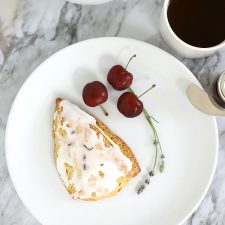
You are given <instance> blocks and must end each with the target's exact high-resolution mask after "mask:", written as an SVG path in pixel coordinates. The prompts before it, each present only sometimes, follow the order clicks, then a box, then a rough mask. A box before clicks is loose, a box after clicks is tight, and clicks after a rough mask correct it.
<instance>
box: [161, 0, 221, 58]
mask: <svg viewBox="0 0 225 225" xmlns="http://www.w3.org/2000/svg"><path fill="white" fill-rule="evenodd" d="M181 1H182V0H181ZM169 2H170V0H165V2H164V5H163V10H162V13H161V17H160V32H161V34H162V37H163V39H164V41H165V42H166V43H167V44H168V45H169V47H171V48H172V49H173V50H174V51H175V52H177V53H178V54H179V55H181V56H183V57H187V58H200V57H204V56H209V55H211V54H213V53H215V52H216V51H217V50H219V49H220V48H222V47H224V46H225V41H224V42H222V43H220V44H218V45H216V46H213V47H209V48H199V47H195V46H192V45H189V44H187V43H185V42H184V41H182V40H181V39H180V38H179V37H178V36H177V35H176V34H175V33H174V31H173V30H172V28H171V26H170V24H169V21H168V17H167V11H168V6H169Z"/></svg>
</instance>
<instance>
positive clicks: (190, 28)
mask: <svg viewBox="0 0 225 225" xmlns="http://www.w3.org/2000/svg"><path fill="white" fill-rule="evenodd" d="M168 20H169V23H170V26H171V28H172V29H173V31H174V32H175V33H176V35H177V36H178V37H179V38H180V39H182V40H183V41H184V42H186V43H188V44H190V45H193V46H196V47H202V48H207V47H211V46H215V45H217V44H219V43H221V42H223V41H224V40H225V0H171V1H170V3H169V8H168Z"/></svg>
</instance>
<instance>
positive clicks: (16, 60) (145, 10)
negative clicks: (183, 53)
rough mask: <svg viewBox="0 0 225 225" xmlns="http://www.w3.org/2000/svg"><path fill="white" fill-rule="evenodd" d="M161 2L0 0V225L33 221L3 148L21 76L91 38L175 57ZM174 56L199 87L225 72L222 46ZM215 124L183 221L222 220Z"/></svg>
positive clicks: (223, 134)
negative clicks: (200, 185)
mask: <svg viewBox="0 0 225 225" xmlns="http://www.w3.org/2000/svg"><path fill="white" fill-rule="evenodd" d="M162 4H163V0H128V1H121V0H120V1H119V0H115V1H113V2H110V3H107V4H103V5H99V6H80V5H75V4H72V3H67V2H65V1H63V0H38V1H37V0H0V225H38V224H39V223H38V222H37V221H36V220H35V219H34V218H33V217H32V216H31V215H30V213H29V212H28V211H27V209H25V207H24V206H23V205H22V203H21V201H20V199H19V198H18V196H17V194H16V193H15V190H14V188H13V186H12V184H11V181H10V178H9V174H8V171H7V166H6V161H5V152H4V135H5V127H6V122H7V117H8V113H9V110H10V106H11V104H12V101H13V99H14V97H15V95H16V93H17V91H18V89H19V88H20V86H21V85H22V83H23V82H24V80H25V79H26V78H27V77H28V76H29V74H30V72H31V71H32V70H33V69H34V68H35V67H37V66H38V65H39V64H40V62H42V61H43V60H45V59H46V58H47V57H48V56H49V55H51V54H52V53H54V52H56V51H57V50H59V49H61V48H63V47H64V46H67V45H69V44H71V43H75V42H77V41H81V40H85V39H88V38H93V37H100V36H125V37H131V38H136V39H139V40H143V41H146V42H148V43H152V44H154V45H156V46H158V47H160V48H162V49H164V50H166V51H168V52H170V53H172V54H173V55H175V54H174V53H173V52H172V51H171V50H169V49H168V47H167V46H166V44H165V43H164V42H163V40H162V38H161V36H160V34H159V27H158V20H159V15H160V11H161V8H162ZM175 56H176V57H177V58H178V59H179V60H181V61H182V62H183V63H184V64H185V65H186V66H187V67H188V68H189V69H190V70H191V71H192V72H193V73H194V74H195V75H196V77H197V78H198V79H199V81H200V82H201V83H202V84H203V86H204V87H205V88H208V87H209V86H210V84H211V83H212V81H213V80H214V78H215V77H216V76H218V75H219V74H220V73H221V72H222V71H223V70H225V49H222V50H221V51H220V52H218V53H216V54H215V55H212V56H210V57H207V58H202V59H198V60H191V59H185V58H181V57H179V56H177V55H175ZM217 122H218V128H219V139H220V148H219V161H218V165H217V170H216V174H215V176H214V179H213V182H212V185H211V187H210V189H209V191H208V194H207V196H206V197H205V198H204V200H203V202H202V204H201V205H200V207H199V208H198V209H197V210H196V212H195V213H194V214H193V215H192V216H191V217H190V218H189V220H188V221H186V223H185V225H224V224H225V119H222V118H221V119H218V120H217ZM154 225H157V224H154ZM165 225H166V224H165Z"/></svg>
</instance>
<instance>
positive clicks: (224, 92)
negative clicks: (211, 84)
mask: <svg viewBox="0 0 225 225" xmlns="http://www.w3.org/2000/svg"><path fill="white" fill-rule="evenodd" d="M217 89H218V94H219V96H220V98H221V100H222V101H223V102H225V72H223V73H222V75H221V76H220V78H219V80H218V82H217Z"/></svg>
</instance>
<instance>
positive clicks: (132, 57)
mask: <svg viewBox="0 0 225 225" xmlns="http://www.w3.org/2000/svg"><path fill="white" fill-rule="evenodd" d="M135 57H136V54H134V55H133V56H132V57H131V58H130V59H129V61H128V63H127V65H126V67H125V70H126V69H127V67H128V65H129V64H130V61H131V60H132V59H133V58H135Z"/></svg>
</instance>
